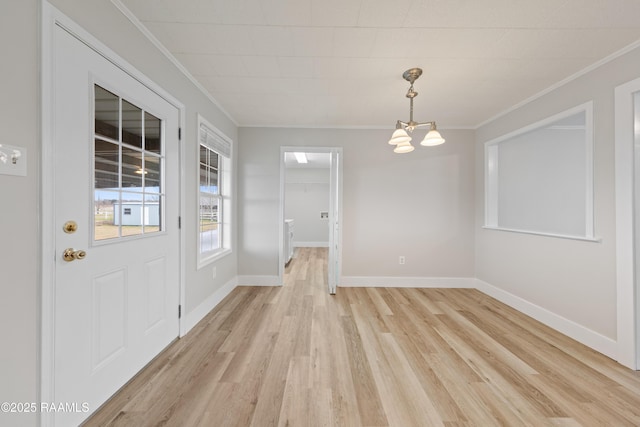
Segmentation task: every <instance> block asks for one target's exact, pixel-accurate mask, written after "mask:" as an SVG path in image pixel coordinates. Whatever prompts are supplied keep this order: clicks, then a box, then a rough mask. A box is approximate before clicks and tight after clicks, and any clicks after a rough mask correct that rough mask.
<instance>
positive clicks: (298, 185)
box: [284, 168, 330, 247]
mask: <svg viewBox="0 0 640 427" xmlns="http://www.w3.org/2000/svg"><path fill="white" fill-rule="evenodd" d="M329 172H330V170H329V169H319V168H313V169H305V168H287V170H286V175H285V186H284V201H285V203H284V217H285V218H287V219H293V220H294V235H293V243H294V246H299V247H305V246H320V247H321V246H327V247H328V246H329V219H328V218H325V219H322V218H320V212H329V197H330V192H329V177H330V173H329Z"/></svg>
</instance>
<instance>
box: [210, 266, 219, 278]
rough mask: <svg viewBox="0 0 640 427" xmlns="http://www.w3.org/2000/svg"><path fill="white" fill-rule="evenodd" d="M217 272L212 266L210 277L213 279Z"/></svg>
mask: <svg viewBox="0 0 640 427" xmlns="http://www.w3.org/2000/svg"><path fill="white" fill-rule="evenodd" d="M217 274H218V271H217V269H216V268H215V267H213V268H212V269H211V277H212V278H213V279H215V278H216V275H217Z"/></svg>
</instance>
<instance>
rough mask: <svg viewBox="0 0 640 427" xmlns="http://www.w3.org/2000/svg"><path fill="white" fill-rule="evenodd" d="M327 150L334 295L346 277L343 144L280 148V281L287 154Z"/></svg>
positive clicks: (330, 275)
mask: <svg viewBox="0 0 640 427" xmlns="http://www.w3.org/2000/svg"><path fill="white" fill-rule="evenodd" d="M296 152H298V153H299V152H303V153H327V154H329V155H330V156H331V166H330V176H331V178H330V180H329V198H330V203H329V259H328V261H327V263H328V266H329V268H328V270H329V271H328V281H329V283H328V285H329V292H330V293H331V294H335V293H336V288H337V284H338V282H339V281H340V277H342V175H343V174H342V148H341V147H299V146H298V147H296V146H282V147H280V200H279V204H278V206H279V214H278V222H279V228H278V248H279V254H278V283H280V284H283V283H284V267H285V253H284V220H285V212H284V201H285V178H286V165H285V161H284V159H285V153H296Z"/></svg>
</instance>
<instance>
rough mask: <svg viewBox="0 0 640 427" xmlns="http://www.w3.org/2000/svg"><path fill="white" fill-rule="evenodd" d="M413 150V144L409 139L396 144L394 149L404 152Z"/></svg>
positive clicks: (397, 151)
mask: <svg viewBox="0 0 640 427" xmlns="http://www.w3.org/2000/svg"><path fill="white" fill-rule="evenodd" d="M413 150H414V147H413V145H411V144H410V143H409V141H407V142H401V143H399V144H398V145H396V148H394V149H393V152H394V153H399V154H404V153H410V152H412V151H413Z"/></svg>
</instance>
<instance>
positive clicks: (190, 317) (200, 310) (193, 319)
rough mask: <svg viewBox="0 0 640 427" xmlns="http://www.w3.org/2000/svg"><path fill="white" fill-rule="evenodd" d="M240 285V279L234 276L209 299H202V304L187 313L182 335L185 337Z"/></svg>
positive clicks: (183, 322) (181, 328) (182, 325)
mask: <svg viewBox="0 0 640 427" xmlns="http://www.w3.org/2000/svg"><path fill="white" fill-rule="evenodd" d="M236 286H238V279H237V278H233V279H231V280H229V281H228V282H227V283H225V284H224V285H223V286H222V287H221V288H220V289H218V290H217V291H215V292H214V293H212V294H211V295H210V296H209V297H208V298H207V299H205V300H204V301H202V302H201V303H200V305H198V306H197V307H196V308H194V309H193V310H191V311H190V312H189V313H186V315H185V316H184V320H183V321H182V323H181V327H180V337H183V336H185V335H186V334H187V332H189V331H190V330H191V329H192V328H193V327H194V326H196V325H197V324H198V322H199V321H201V320H202V319H203V318H204V317H205V316H206V315H207V314H209V312H210V311H211V310H213V309H214V308H215V307H216V306H217V305H218V304H220V302H221V301H222V300H223V299H224V298H225V297H226V296H227V295H229V294H230V293H231V291H233V290H234V289H235V288H236Z"/></svg>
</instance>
